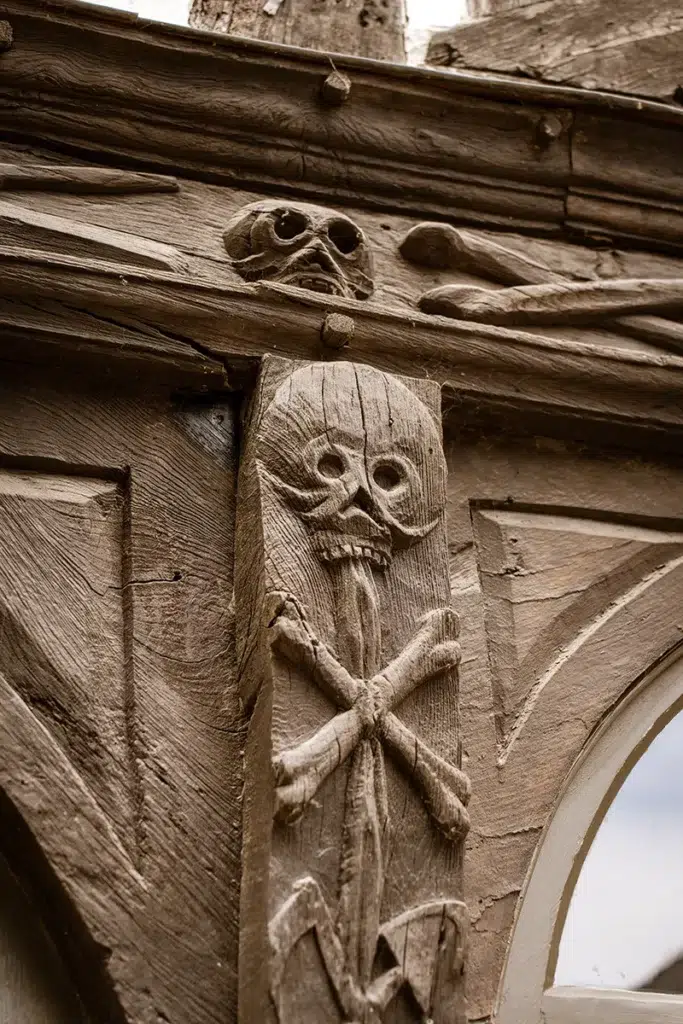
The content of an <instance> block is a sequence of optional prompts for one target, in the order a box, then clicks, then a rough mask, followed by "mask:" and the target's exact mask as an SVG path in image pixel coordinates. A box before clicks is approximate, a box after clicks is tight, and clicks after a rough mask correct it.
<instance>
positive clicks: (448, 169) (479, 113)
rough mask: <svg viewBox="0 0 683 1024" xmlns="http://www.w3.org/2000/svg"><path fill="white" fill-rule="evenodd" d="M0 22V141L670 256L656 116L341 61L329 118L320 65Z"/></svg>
mask: <svg viewBox="0 0 683 1024" xmlns="http://www.w3.org/2000/svg"><path fill="white" fill-rule="evenodd" d="M590 2H592V0H590ZM2 6H3V11H5V12H6V16H7V17H8V18H10V19H11V20H12V24H13V26H14V29H15V36H16V38H17V39H18V40H19V42H18V43H17V44H16V45H15V46H14V47H13V49H12V50H10V51H8V52H7V53H6V54H3V57H2V61H1V62H0V99H2V101H3V102H2V103H0V132H2V133H3V134H4V135H5V136H6V137H7V138H15V139H22V140H26V139H28V140H30V141H33V142H34V143H35V144H36V145H40V146H42V147H46V146H48V147H49V146H54V147H55V148H57V149H64V147H68V148H69V149H70V150H71V151H72V152H78V153H80V154H82V155H83V156H84V158H85V159H87V160H88V161H89V162H91V161H93V160H94V159H96V158H98V157H99V158H100V159H102V161H103V162H106V163H112V162H114V161H116V162H117V163H118V164H119V165H120V166H121V165H123V166H126V165H128V166H136V167H138V168H144V167H146V168H148V169H150V170H154V169H157V170H162V171H165V172H168V173H171V174H174V173H179V172H180V171H181V170H182V171H183V172H184V173H185V174H186V175H187V176H188V177H197V178H200V179H202V180H204V181H207V180H209V181H212V182H218V183H225V184H233V185H239V186H241V187H244V186H247V187H257V188H260V189H264V190H268V191H283V190H287V191H288V192H289V193H291V192H292V191H295V192H297V193H298V194H300V195H315V197H316V198H315V201H316V202H326V203H328V204H329V205H336V204H337V203H339V202H342V203H343V202H347V203H352V204H356V205H357V204H359V202H361V201H362V204H363V205H365V206H371V207H374V208H380V209H385V210H395V211H399V210H400V211H407V212H413V213H416V214H418V215H419V216H421V217H424V216H425V215H427V216H429V217H430V219H434V218H444V219H447V220H449V221H453V220H456V219H457V220H459V221H460V222H461V223H465V222H467V223H479V224H489V225H497V226H502V227H505V228H510V229H514V230H522V231H533V232H543V233H544V234H548V233H557V234H559V233H560V232H567V233H571V234H572V237H576V236H577V234H579V235H584V234H591V235H595V234H598V235H600V236H601V237H603V238H604V237H605V236H607V237H609V238H613V239H615V238H619V239H627V240H629V241H631V242H633V243H634V244H639V245H643V244H645V245H647V246H648V247H656V248H664V247H666V248H668V249H673V248H676V249H678V250H679V251H680V250H681V248H682V247H683V241H682V239H683V202H682V201H681V194H680V180H681V174H683V150H682V149H681V146H680V145H679V137H680V130H681V125H683V109H681V108H680V107H677V106H674V105H673V104H663V103H653V102H646V101H643V100H635V99H633V98H631V97H626V96H617V95H610V96H608V95H606V94H604V93H597V92H589V91H588V90H580V89H567V88H561V87H559V86H550V85H543V84H539V83H537V82H529V81H525V80H522V79H515V78H512V77H510V78H508V79H507V80H506V81H504V80H502V79H501V78H500V77H498V78H497V79H494V78H491V77H489V78H485V77H484V76H481V75H475V74H472V73H467V74H463V73H460V74H458V73H453V72H443V71H424V70H422V69H416V68H409V67H406V66H400V65H394V64H389V63H387V62H380V61H372V60H368V59H365V58H360V57H353V56H348V57H339V58H337V57H335V58H334V63H335V66H336V67H337V70H338V72H340V73H341V74H343V75H344V76H345V77H346V78H347V79H348V80H349V82H350V93H349V96H348V99H347V100H346V102H345V103H343V104H342V105H341V106H339V107H336V108H335V107H330V106H329V105H326V103H325V102H323V99H322V91H323V85H324V83H325V81H326V79H327V78H328V76H329V75H330V72H331V65H330V61H329V57H328V56H327V55H326V54H320V53H315V52H313V51H310V50H309V51H302V50H301V49H294V48H292V47H289V48H288V47H285V46H284V45H274V44H272V43H268V42H263V41H260V40H253V39H245V38H242V37H237V36H232V35H231V36H224V35H220V34H215V33H214V34H209V33H206V32H197V31H193V30H192V29H187V28H180V27H177V26H169V25H159V24H153V23H150V22H144V21H142V20H138V21H136V19H135V18H134V17H132V16H131V15H130V14H127V13H125V12H121V11H111V10H107V9H106V8H101V7H87V6H86V5H83V4H75V3H70V2H69V0H61V2H60V3H56V2H55V3H48V2H47V0H35V2H34V0H3V5H2ZM46 26H48V27H49V32H48V31H46ZM133 64H134V65H135V67H136V69H137V70H136V74H135V76H131V74H130V67H131V66H132V65H133ZM188 75H190V76H191V77H192V81H193V82H194V86H193V88H192V89H186V88H180V87H179V85H178V83H179V82H183V81H185V80H186V78H187V76H188ZM141 95H144V96H145V103H144V105H141V104H140V96H141ZM85 96H87V97H88V102H87V103H86V102H85V101H84V97H85Z"/></svg>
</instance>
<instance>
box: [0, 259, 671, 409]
mask: <svg viewBox="0 0 683 1024" xmlns="http://www.w3.org/2000/svg"><path fill="white" fill-rule="evenodd" d="M0 267H1V268H2V273H1V274H0V294H4V295H5V296H7V297H8V298H10V299H14V300H22V301H24V302H27V303H30V304H31V305H34V304H35V303H36V302H39V303H45V302H53V303H59V304H61V305H62V306H63V307H65V308H67V309H78V310H80V311H91V312H92V314H93V315H94V316H95V317H97V316H103V317H106V318H107V319H108V320H109V321H113V322H114V323H119V324H122V325H124V326H130V325H131V324H133V325H134V328H135V329H138V330H140V331H141V332H142V337H143V339H144V336H145V334H147V335H149V334H150V333H155V334H156V336H157V338H159V339H172V340H173V341H174V342H175V344H176V345H183V346H187V351H188V352H191V351H194V349H193V346H196V348H197V349H199V350H200V351H201V352H204V353H207V354H209V355H213V356H215V357H217V358H218V359H220V360H224V361H226V362H227V363H228V364H230V363H232V362H234V363H235V364H236V365H238V366H239V365H243V364H244V361H245V359H247V360H248V359H250V358H254V359H255V358H258V357H260V356H262V355H264V354H266V353H273V354H279V355H286V356H290V357H294V358H304V359H306V358H307V359H321V358H327V359H330V358H342V359H348V358H352V359H354V360H356V361H359V362H366V363H371V364H372V365H374V366H376V367H378V368H379V369H382V370H387V371H390V372H396V373H404V374H408V375H413V376H415V375H417V376H422V377H425V378H428V379H430V380H435V381H437V382H438V383H439V384H441V385H442V386H443V387H445V388H446V389H447V390H449V391H450V392H451V393H459V394H463V395H469V396H479V397H482V398H484V397H488V398H492V399H495V400H505V401H508V402H513V403H515V404H518V405H521V406H524V405H526V406H534V407H537V408H546V409H554V410H555V411H556V412H558V413H562V412H563V411H565V412H567V413H568V414H571V415H574V416H575V415H576V413H577V411H579V412H584V413H586V414H589V415H595V416H600V417H602V416H609V417H611V418H615V419H617V420H618V419H620V418H621V419H624V420H626V419H628V420H630V421H631V422H640V423H642V424H652V425H655V424H659V425H664V424H671V425H673V424H682V423H683V403H682V402H681V394H682V393H683V358H681V357H679V356H675V355H670V354H667V353H662V354H661V355H657V354H650V353H644V352H643V353H641V352H636V351H624V350H616V349H611V348H601V347H599V346H597V345H594V344H582V343H578V342H571V341H564V340H559V339H555V338H553V339H551V338H546V337H540V336H538V335H535V334H530V333H527V332H524V331H520V330H511V329H506V328H501V327H491V326H487V325H483V324H470V323H465V322H460V321H454V320H449V319H446V318H443V317H438V316H427V315H425V314H422V313H419V312H417V311H415V312H412V311H411V312H410V313H403V312H400V311H396V310H394V311H392V310H387V309H385V308H382V307H377V306H372V305H371V304H367V303H363V302H360V301H355V300H351V299H341V298H336V297H332V296H328V295H317V294H315V293H313V292H305V291H302V290H299V289H292V288H289V287H286V286H283V285H274V284H257V285H248V284H239V285H233V284H230V285H228V284H226V285H222V286H217V285H209V284H203V283H200V282H197V281H196V280H193V279H190V278H187V277H181V276H178V275H172V274H168V273H164V272H160V271H156V270H152V269H145V270H142V269H140V268H133V267H125V268H124V267H112V266H111V265H109V264H106V263H104V262H101V261H96V260H89V261H79V260H76V259H73V258H69V257H60V258H56V257H50V258H46V257H45V256H44V255H43V254H39V253H33V252H25V251H24V252H18V251H16V250H8V249H5V250H2V249H0ZM332 312H341V313H343V314H345V315H346V316H348V317H350V318H352V319H353V321H354V325H355V333H354V337H353V341H352V343H351V345H350V346H349V347H347V348H343V349H341V350H335V351H332V350H330V349H327V348H325V347H324V346H323V344H322V340H321V336H322V331H323V326H324V323H325V319H326V317H327V316H328V315H329V314H330V313H332ZM7 329H8V330H9V328H7ZM104 343H105V341H104V340H103V338H100V340H99V344H104ZM194 354H195V355H197V353H196V352H195V353H194ZM198 358H199V357H198Z"/></svg>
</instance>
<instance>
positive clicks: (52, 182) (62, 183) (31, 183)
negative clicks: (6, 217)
mask: <svg viewBox="0 0 683 1024" xmlns="http://www.w3.org/2000/svg"><path fill="white" fill-rule="evenodd" d="M178 187H179V186H178V182H177V180H176V179H175V178H172V177H170V176H167V175H163V174H143V173H140V172H139V171H126V170H121V169H119V168H109V167H86V166H82V165H80V164H71V165H68V164H66V165H59V164H35V163H34V164H11V163H0V190H2V191H3V192H60V193H64V192H70V193H74V194H76V195H139V194H140V193H148V192H177V191H178Z"/></svg>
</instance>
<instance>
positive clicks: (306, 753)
mask: <svg viewBox="0 0 683 1024" xmlns="http://www.w3.org/2000/svg"><path fill="white" fill-rule="evenodd" d="M438 416H439V401H438V389H436V388H435V387H433V386H431V385H429V384H425V383H420V382H416V381H411V380H407V379H403V380H402V379H399V378H396V377H391V376H389V375H387V374H383V373H380V372H378V371H376V370H373V369H371V368H368V367H364V366H359V365H354V364H351V363H345V362H340V363H329V364H324V363H323V364H312V365H311V364H297V363H291V362H288V361H285V360H272V361H268V362H267V363H266V364H265V369H264V371H263V374H262V378H261V381H260V384H259V387H258V389H257V393H256V397H255V399H254V404H253V409H252V414H251V418H250V421H249V427H248V432H247V447H246V451H245V455H244V461H243V464H242V468H241V479H240V487H239V513H238V546H237V591H236V601H237V605H236V609H237V616H238V618H237V621H238V624H239V630H238V661H239V664H240V666H241V683H242V690H243V695H244V700H245V702H246V703H247V704H248V706H249V707H250V708H251V709H252V722H251V727H250V736H249V741H248V753H247V777H246V784H247V789H246V792H245V850H244V881H243V898H242V910H243V914H242V951H241V974H242V978H241V1010H240V1018H241V1020H243V1021H244V1022H245V1024H246V1022H251V1021H254V1020H270V1019H276V1020H277V1021H279V1022H280V1024H289V1022H292V1024H294V1022H297V1024H305V1022H310V1024H315V1022H318V1021H320V1020H323V1019H325V1020H329V1021H333V1020H338V1021H340V1022H342V1021H347V1020H359V1021H360V1020H363V1021H380V1020H382V1021H386V1022H392V1024H393V1022H399V1021H401V1022H403V1021H405V1022H407V1021H416V1022H417V1021H420V1022H424V1021H427V1020H430V1021H434V1022H440V1024H446V1022H447V1021H449V1022H457V1021H464V1019H465V1010H464V1003H463V983H462V975H463V969H464V957H465V946H466V940H467V912H466V909H465V907H464V904H463V902H462V878H461V843H462V839H463V837H464V835H465V833H466V831H467V828H468V816H467V812H466V810H465V804H466V803H467V800H468V798H469V782H468V780H467V777H466V776H465V775H464V774H463V773H462V771H461V770H460V767H459V763H460V742H459V729H458V682H457V665H458V661H459V657H460V649H459V646H458V643H457V635H458V622H457V617H456V616H455V615H454V613H453V611H452V610H451V608H450V600H449V584H448V566H447V557H446V546H445V545H446V536H445V520H444V505H445V465H444V461H443V455H442V450H441V441H440V423H439V418H438Z"/></svg>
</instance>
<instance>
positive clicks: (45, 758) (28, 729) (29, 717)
mask: <svg viewBox="0 0 683 1024" xmlns="http://www.w3.org/2000/svg"><path fill="white" fill-rule="evenodd" d="M0 751H1V752H2V756H1V757H0V786H2V788H3V789H4V790H5V792H6V793H7V794H8V795H9V797H10V799H11V800H12V801H13V802H14V803H15V805H16V806H17V808H18V809H19V811H20V813H22V815H26V821H27V824H28V825H29V827H30V828H31V829H32V830H33V831H35V834H36V838H37V840H38V842H40V843H41V845H42V846H43V848H44V849H45V848H46V841H47V843H48V844H50V845H51V847H52V851H53V853H54V851H55V850H58V851H59V854H60V856H65V857H68V858H74V857H76V858H78V857H79V856H80V857H83V858H84V859H85V860H84V863H83V865H82V872H83V877H84V878H87V877H89V876H90V874H92V871H93V863H97V864H98V865H99V867H100V869H101V870H104V864H105V863H106V862H109V863H112V862H113V864H115V865H118V868H117V870H118V871H121V872H125V873H126V875H127V877H129V878H132V879H133V880H134V881H135V882H136V884H138V885H139V887H140V890H141V891H142V890H143V889H144V882H143V879H142V877H141V876H140V875H139V874H138V872H137V871H136V869H135V867H134V865H133V863H132V861H131V859H130V857H129V855H128V853H127V851H126V849H125V848H124V846H123V845H122V843H121V841H120V840H119V837H118V836H117V834H116V832H115V831H114V829H113V828H112V826H111V824H110V823H109V820H108V818H107V816H106V815H105V813H104V811H103V810H102V808H101V807H100V806H99V804H98V803H97V801H96V800H95V799H94V797H93V795H92V793H91V792H90V790H89V789H88V787H87V786H86V784H85V782H84V780H83V778H82V777H81V775H80V774H79V773H78V772H77V771H76V769H75V768H74V766H73V765H72V764H71V762H70V761H69V760H68V758H67V757H66V755H65V753H64V751H63V750H62V749H61V747H60V746H59V745H58V743H57V742H56V741H55V739H54V737H53V736H52V734H51V733H50V731H49V730H48V729H47V728H46V727H45V726H44V725H43V724H42V722H40V721H39V719H38V718H37V717H36V715H35V714H34V713H33V712H32V711H31V709H30V708H29V707H28V705H27V704H26V703H25V702H24V701H23V700H22V698H21V697H20V696H19V694H18V693H17V692H16V690H15V689H14V688H13V687H12V686H11V685H10V684H9V683H8V682H7V680H6V679H5V677H4V675H2V674H0ZM25 779H28V781H29V792H28V796H29V798H31V797H33V799H30V804H29V809H28V812H27V808H26V807H25V806H24V801H23V800H22V796H23V795H24V790H25V788H26V786H25V782H24V780H25ZM36 794H37V796H36ZM36 809H37V810H38V812H39V813H38V815H37V818H36V821H33V820H32V816H31V813H30V812H31V811H34V810H36ZM47 809H49V811H48V810H47ZM58 822H62V823H63V824H64V831H60V832H59V833H58V834H56V833H55V825H56V824H57V823H58ZM36 824H37V825H38V827H37V828H36ZM41 826H42V827H43V829H44V832H45V834H42V833H41V830H40V827H41ZM67 833H76V834H78V836H79V837H81V840H82V841H79V842H78V843H70V842H69V841H68V836H67ZM67 847H68V849H67ZM98 850H99V851H100V854H98V853H97V851H98ZM45 852H46V854H47V855H48V859H51V858H50V856H49V854H50V851H49V850H48V849H45ZM100 856H101V860H100ZM93 858H94V860H93Z"/></svg>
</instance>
